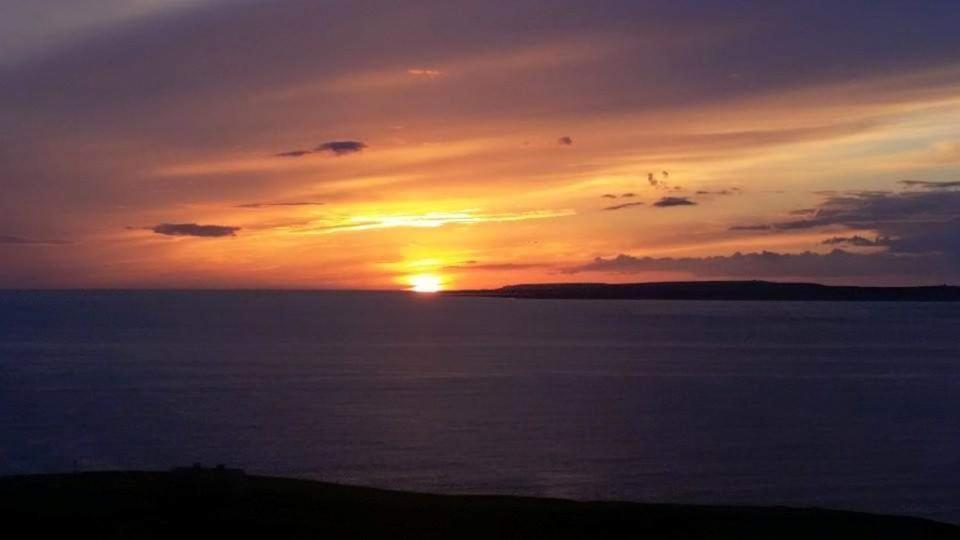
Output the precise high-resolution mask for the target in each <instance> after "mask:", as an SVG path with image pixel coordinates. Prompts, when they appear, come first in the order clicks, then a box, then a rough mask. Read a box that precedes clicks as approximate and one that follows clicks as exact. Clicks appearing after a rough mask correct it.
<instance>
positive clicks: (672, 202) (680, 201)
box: [653, 197, 697, 208]
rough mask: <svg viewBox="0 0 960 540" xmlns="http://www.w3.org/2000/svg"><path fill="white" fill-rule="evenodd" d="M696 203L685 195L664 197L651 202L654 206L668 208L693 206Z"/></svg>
mask: <svg viewBox="0 0 960 540" xmlns="http://www.w3.org/2000/svg"><path fill="white" fill-rule="evenodd" d="M696 204H697V203H695V202H693V201H691V200H690V199H689V198H687V197H664V198H662V199H660V200H659V201H657V202H655V203H653V205H654V206H657V207H660V208H668V207H671V206H695V205H696Z"/></svg>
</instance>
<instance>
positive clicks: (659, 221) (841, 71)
mask: <svg viewBox="0 0 960 540" xmlns="http://www.w3.org/2000/svg"><path fill="white" fill-rule="evenodd" d="M375 3H376V2H375ZM268 4H270V5H268ZM586 4H588V3H582V4H579V5H576V6H573V5H571V6H572V7H571V8H570V9H571V10H574V11H577V12H578V13H580V14H579V15H578V14H576V13H574V14H570V16H569V18H568V19H565V18H564V15H563V12H562V11H558V12H556V14H555V16H549V17H548V16H546V15H544V14H542V13H539V12H537V9H540V8H537V7H536V6H541V7H542V4H540V3H537V2H527V1H521V2H517V3H516V5H512V7H507V5H506V4H504V5H503V6H500V7H496V6H492V7H491V6H487V5H486V3H469V2H468V3H467V6H468V7H466V8H464V9H465V10H466V11H467V13H459V12H458V11H457V10H455V9H453V8H452V7H451V8H447V7H443V6H442V5H441V4H437V5H436V6H433V7H432V8H431V9H429V10H428V9H424V8H416V9H414V8H409V9H408V10H401V8H398V7H388V6H387V4H384V7H383V10H381V11H383V12H382V13H381V12H379V11H378V10H366V9H362V8H360V7H351V4H350V3H346V2H332V3H331V5H330V6H327V7H328V9H329V11H328V12H326V13H330V14H332V15H330V17H326V16H325V12H323V11H322V10H319V9H317V8H314V7H311V4H310V3H308V2H297V1H287V2H276V3H272V4H271V3H266V4H263V3H256V2H251V3H243V4H241V5H240V6H238V7H235V8H230V7H228V6H226V5H225V3H224V2H216V1H210V2H199V1H198V2H193V3H191V2H179V3H177V4H176V7H170V8H162V9H161V8H156V9H150V10H145V11H144V12H142V13H141V12H138V13H136V14H135V16H134V14H125V15H123V16H122V17H121V16H120V15H117V16H116V17H114V16H112V15H111V16H110V17H107V16H105V17H104V18H103V20H98V21H97V22H96V24H94V23H93V22H90V23H87V22H83V24H80V23H77V27H76V31H75V35H74V34H71V35H72V36H73V37H72V38H71V39H70V40H69V41H68V42H66V43H61V42H59V41H58V42H56V43H53V42H49V43H48V41H50V40H46V41H45V39H46V38H44V35H41V34H38V35H37V37H35V38H32V39H34V41H35V42H36V43H37V44H39V45H36V47H37V49H36V50H35V51H34V50H33V49H27V48H26V45H24V48H23V50H20V49H17V51H16V55H14V56H11V57H10V58H4V57H2V56H0V67H3V69H2V70H0V118H2V119H4V125H6V126H7V127H8V128H10V127H11V126H12V129H5V130H4V131H5V133H4V134H3V135H4V137H6V139H7V140H6V142H5V144H4V148H3V149H0V178H3V179H4V184H5V185H4V197H3V199H2V201H0V216H2V217H0V261H2V263H3V264H2V265H0V286H4V287H215V288H234V287H240V288H245V287H276V288H360V289H413V290H437V289H452V288H480V287H496V286H501V285H506V284H513V283H528V282H547V281H549V282H583V281H609V282H623V281H648V280H682V279H755V278H757V279H781V280H805V281H820V282H828V283H869V284H894V283H904V284H926V283H941V282H947V281H951V280H956V279H958V275H960V271H958V270H957V268H958V267H957V266H956V264H955V263H956V262H958V261H960V247H958V245H960V242H958V238H960V225H958V224H960V206H955V205H954V203H957V202H960V199H958V195H960V193H958V189H957V188H958V187H960V186H958V184H957V182H956V181H957V180H960V175H958V172H960V97H958V96H960V65H958V64H957V63H956V61H955V58H949V57H948V55H944V54H942V53H939V52H938V51H940V50H942V49H941V48H938V47H942V46H943V44H942V43H940V42H937V43H933V44H932V45H930V46H929V47H928V48H927V49H924V48H923V44H918V45H916V48H917V49H916V50H891V49H888V48H887V45H885V44H883V43H881V42H879V41H874V40H873V38H872V37H867V36H866V35H863V36H860V35H853V36H849V35H848V36H842V35H840V34H837V36H833V35H832V34H830V31H831V30H830V29H831V28H832V27H833V26H832V25H833V24H836V25H837V26H840V25H842V23H843V21H844V20H845V19H844V17H855V16H857V14H856V13H845V12H844V11H843V10H839V11H838V12H837V13H836V14H835V16H836V17H837V20H836V21H833V20H832V19H829V20H828V23H827V30H826V36H825V37H823V36H820V37H818V36H815V35H813V34H811V33H808V30H805V29H804V28H801V27H798V26H797V25H796V24H794V23H793V22H791V20H790V16H789V14H787V13H786V12H783V13H781V12H778V11H777V10H776V9H774V8H773V7H772V6H771V7H769V8H768V11H766V12H762V13H755V14H754V15H745V16H744V17H742V18H737V17H730V16H727V15H724V14H710V13H705V14H702V15H697V14H695V13H691V12H688V11H687V10H683V9H678V8H669V7H667V4H664V5H663V6H662V7H660V8H653V7H649V8H646V9H639V8H636V7H631V6H630V5H624V4H623V3H614V2H611V3H610V7H609V11H610V13H603V11H604V10H603V9H600V8H598V7H596V6H594V11H590V8H589V7H587V6H586ZM591 4H592V3H591ZM601 4H603V3H602V2H601V3H598V4H597V6H599V5H601ZM628 4H629V3H628ZM651 5H653V4H651ZM485 6H486V7H485ZM672 9H673V10H674V11H671V10H672ZM878 9H882V8H879V7H878ZM398 10H400V11H398ZM618 10H620V11H618ZM621 11H622V12H621ZM581 12H582V13H581ZM587 12H589V13H587ZM538 13H539V14H538ZM817 16H820V15H817ZM918 16H919V15H918ZM930 16H931V17H933V16H934V15H930ZM524 17H529V18H530V20H531V21H537V22H536V24H533V25H532V26H529V25H527V26H524V25H521V24H519V23H518V24H516V25H515V24H513V23H505V22H503V21H506V20H510V21H512V20H514V19H518V20H522V19H524ZM333 19H335V20H336V22H331V20H333ZM878 20H879V18H878ZM84 21H86V19H84ZM470 21H473V22H470ZM876 24H883V23H882V22H877V23H876ZM331 25H335V26H331ZM928 28H929V27H928ZM225 29H229V33H228V32H227V30H225ZM876 30H878V31H880V30H887V29H886V28H885V27H884V28H878V29H876ZM931 32H933V33H934V36H933V37H929V36H928V38H929V39H931V40H932V39H934V38H937V37H938V34H936V28H934V29H933V30H931ZM881 33H882V32H881ZM947 34H948V33H947V32H946V31H944V32H943V36H942V39H943V40H945V41H949V40H953V39H954V38H953V37H951V36H949V35H947ZM244 35H255V36H256V41H258V43H260V44H261V45H260V46H254V45H253V44H250V43H246V42H244V41H243V40H242V39H240V38H239V37H237V36H244ZM770 35H780V36H781V37H780V38H779V39H782V40H783V41H782V42H779V41H778V42H776V43H777V44H778V45H777V47H779V49H780V50H779V52H778V51H771V50H765V49H764V48H763V47H759V48H758V47H756V46H751V45H750V44H751V43H754V44H755V43H768V41H764V39H766V38H768V37H769V36H770ZM821 38H822V39H821ZM824 40H825V41H824ZM893 41H896V40H893ZM899 42H900V43H906V42H907V41H903V40H901V41H899ZM24 43H27V42H26V41H24ZM30 43H33V41H30ZM824 44H827V45H830V46H832V47H834V48H833V49H831V50H824V49H823V48H822V47H821V46H823V45H824ZM40 45H43V47H40ZM905 47H906V48H907V49H909V47H910V46H909V45H906V46H905ZM304 51H315V52H316V51H325V52H316V53H314V54H312V55H311V54H305V53H304ZM717 51H719V52H717ZM11 54H13V53H11ZM778 55H780V56H778ZM897 55H900V56H897ZM294 56H296V57H294ZM305 56H306V57H307V58H301V57H305ZM310 56H312V59H311V58H309V57H310ZM951 208H953V210H951Z"/></svg>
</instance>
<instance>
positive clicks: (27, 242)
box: [0, 234, 70, 246]
mask: <svg viewBox="0 0 960 540" xmlns="http://www.w3.org/2000/svg"><path fill="white" fill-rule="evenodd" d="M69 243H70V242H67V241H65V240H37V239H35V238H23V237H22V236H12V235H7V234H0V245H17V246H59V245H64V244H69Z"/></svg>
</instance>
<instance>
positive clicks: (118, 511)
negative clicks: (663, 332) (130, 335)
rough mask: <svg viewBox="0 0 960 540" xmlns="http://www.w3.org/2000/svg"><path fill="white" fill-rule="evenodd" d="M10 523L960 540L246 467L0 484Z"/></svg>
mask: <svg viewBox="0 0 960 540" xmlns="http://www.w3.org/2000/svg"><path fill="white" fill-rule="evenodd" d="M0 519H3V520H4V522H5V523H6V524H7V525H8V527H10V526H14V527H15V528H14V529H13V530H17V529H16V527H19V526H27V527H30V528H32V529H33V531H34V532H35V533H41V535H43V534H48V533H50V534H52V533H62V534H70V535H73V536H78V535H79V536H81V537H87V536H91V537H93V536H99V537H111V538H152V537H169V536H170V535H172V534H185V532H188V533H189V534H191V535H194V534H197V533H199V532H202V533H205V534H215V535H218V536H226V535H231V536H240V537H250V536H266V537H274V538H287V537H310V536H313V535H319V536H325V537H328V538H329V537H334V538H387V537H400V538H498V537H500V538H503V537H510V538H619V537H648V538H745V539H748V538H758V539H759V538H844V539H850V538H864V539H866V538H871V539H878V538H926V539H939V538H960V526H956V525H951V524H947V523H940V522H936V521H932V520H927V519H923V518H915V517H906V516H892V515H880V514H868V513H860V512H849V511H839V510H827V509H818V508H787V507H775V506H773V507H755V506H704V505H680V504H650V503H633V502H617V501H595V502H585V501H572V500H565V499H552V498H534V497H516V496H500V495H434V494H427V493H413V492H404V491H392V490H384V489H378V488H368V487H358V486H349V485H343V484H333V483H327V482H321V481H314V480H301V479H292V478H278V477H267V476H256V475H246V474H244V473H243V471H240V470H236V469H177V470H174V471H170V472H149V471H123V472H80V473H73V474H47V475H24V476H7V477H0Z"/></svg>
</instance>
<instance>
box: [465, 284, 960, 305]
mask: <svg viewBox="0 0 960 540" xmlns="http://www.w3.org/2000/svg"><path fill="white" fill-rule="evenodd" d="M446 294H448V295H454V296H495V297H501V298H544V299H546V298H554V299H584V300H589V299H593V300H778V301H874V302H958V301H960V287H952V286H947V285H940V286H934V287H847V286H831V285H820V284H817V283H777V282H772V281H676V282H663V283H615V284H613V283H540V284H531V285H508V286H506V287H501V288H499V289H478V290H464V291H450V292H448V293H446Z"/></svg>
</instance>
